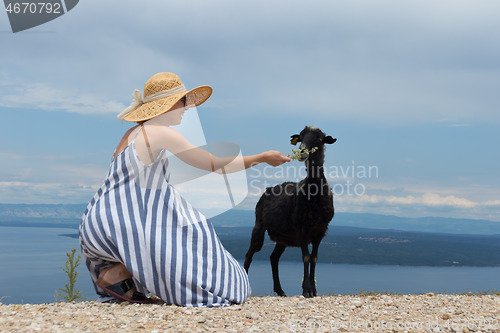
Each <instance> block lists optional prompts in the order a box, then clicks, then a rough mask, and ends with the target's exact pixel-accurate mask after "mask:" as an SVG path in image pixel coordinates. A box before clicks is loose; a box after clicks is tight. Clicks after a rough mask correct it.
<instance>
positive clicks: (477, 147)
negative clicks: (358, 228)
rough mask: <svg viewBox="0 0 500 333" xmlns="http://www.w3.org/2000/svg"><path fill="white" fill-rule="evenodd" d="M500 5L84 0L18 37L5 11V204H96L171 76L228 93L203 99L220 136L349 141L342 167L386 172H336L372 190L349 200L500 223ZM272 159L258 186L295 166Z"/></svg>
mask: <svg viewBox="0 0 500 333" xmlns="http://www.w3.org/2000/svg"><path fill="white" fill-rule="evenodd" d="M499 13H500V3H499V2H498V1H494V0H490V1H480V2H477V1H476V2H473V1H457V0H453V1H452V0H444V1H439V2H436V1H428V0H420V1H396V0H393V1H373V0H369V1H368V0H364V1H347V0H345V1H318V0H315V1H308V2H304V1H273V2H269V1H252V2H239V1H238V2H236V1H174V2H165V1H159V0H158V1H145V2H138V1H106V2H102V1H99V2H98V1H92V0H87V1H81V2H79V4H78V5H77V6H76V7H75V8H74V9H73V10H72V11H71V12H69V13H67V14H65V15H63V16H62V17H60V18H58V19H55V20H54V21H51V22H49V23H46V24H44V25H41V26H39V27H36V28H33V29H30V30H27V31H25V32H20V33H16V34H13V33H12V32H11V30H10V26H9V22H8V19H7V15H6V14H5V12H1V13H0V39H1V45H2V47H1V50H2V51H1V53H0V59H1V60H2V61H1V63H0V114H1V115H2V118H3V124H4V125H3V126H2V131H0V138H1V142H2V143H3V145H2V147H0V159H1V164H0V202H2V203H84V202H88V201H89V200H90V198H91V197H92V195H93V193H94V192H95V190H96V188H98V187H99V186H100V185H101V182H102V180H103V178H104V176H105V174H106V172H107V168H108V166H109V162H110V158H111V155H112V153H113V150H114V149H115V146H116V145H117V143H118V141H119V139H120V137H121V135H122V134H123V132H125V131H126V130H127V129H128V128H129V127H130V126H131V124H120V122H119V121H118V120H116V114H118V113H119V112H120V111H121V110H122V109H123V108H125V107H126V106H127V105H128V104H129V103H130V101H131V93H132V91H133V90H134V89H141V90H142V87H143V85H144V83H145V81H146V80H147V79H148V78H149V77H150V76H152V75H153V74H155V73H157V72H162V71H168V72H174V73H176V74H178V75H179V76H180V77H181V78H182V80H183V82H184V84H185V85H186V86H187V87H188V88H193V87H195V86H198V85H202V84H209V85H211V86H212V87H213V88H214V93H213V95H212V97H211V98H210V100H209V101H208V102H207V103H205V104H204V105H203V106H201V107H199V108H198V110H197V112H198V115H199V118H200V120H201V123H202V125H203V130H204V132H205V137H206V140H207V141H209V142H214V141H227V142H234V143H237V144H238V145H239V146H240V147H241V150H242V152H243V154H255V153H258V152H261V151H264V150H269V149H276V150H280V151H282V152H283V153H285V154H288V153H289V152H290V151H291V149H292V146H290V144H289V136H290V135H292V134H295V133H298V132H299V131H300V130H301V129H302V128H303V127H304V126H305V125H314V126H317V127H319V128H321V129H322V130H323V131H325V132H326V133H327V134H328V135H332V136H333V137H337V138H338V141H337V143H335V144H334V145H332V146H330V147H328V150H327V153H326V162H325V166H326V167H327V170H330V171H333V170H337V171H338V170H344V171H345V170H349V169H348V168H349V167H351V168H353V167H354V168H355V170H358V171H359V170H361V169H362V168H368V167H370V166H372V167H376V169H377V171H378V172H377V174H376V176H375V175H372V176H371V177H358V175H355V177H351V176H352V174H351V175H344V176H342V175H340V176H339V175H338V174H337V175H333V174H332V175H331V176H332V177H330V178H329V181H330V185H332V186H336V189H347V186H348V184H354V185H357V184H359V185H358V189H361V188H362V189H363V193H362V195H347V194H345V192H344V193H337V194H338V195H337V196H336V208H337V210H338V211H348V212H371V213H380V214H395V215H400V216H446V217H467V218H480V219H491V220H495V221H500V154H498V148H497V146H498V143H499V142H500V140H499V139H500V114H499V111H500V97H499V95H498V90H499V88H500V75H499V74H500V44H499V43H498V37H497V34H498V31H500V14H499ZM290 166H292V167H294V168H300V164H299V163H298V162H292V163H291V164H289V165H287V167H290ZM285 170H290V169H285ZM260 171H263V167H262V166H261V167H260V169H254V170H248V172H247V177H248V180H249V182H250V181H252V180H257V183H258V184H259V186H261V187H262V186H265V185H271V184H274V183H278V182H281V181H283V180H285V179H289V178H290V177H289V176H290V175H289V174H287V173H286V172H285V173H283V169H281V173H280V171H279V170H278V169H277V170H273V172H275V174H271V175H269V174H268V175H267V176H265V177H264V176H262V172H260ZM348 182H349V183H348ZM254 184H256V183H254ZM205 190H206V189H205ZM258 196H259V191H258V189H257V188H256V187H255V186H252V187H251V188H250V194H249V196H248V198H247V200H246V201H245V202H244V203H243V204H242V205H241V208H246V209H252V208H253V206H254V205H255V202H256V200H257V199H258Z"/></svg>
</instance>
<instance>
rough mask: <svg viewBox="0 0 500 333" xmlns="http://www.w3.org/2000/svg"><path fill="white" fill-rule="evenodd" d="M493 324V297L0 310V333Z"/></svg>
mask: <svg viewBox="0 0 500 333" xmlns="http://www.w3.org/2000/svg"><path fill="white" fill-rule="evenodd" d="M499 318H500V296H499V295H480V296H478V295H476V296H465V295H434V294H426V295H375V296H320V297H315V298H313V299H306V298H304V297H302V296H295V297H288V298H281V297H251V298H249V299H248V300H247V302H245V303H244V304H242V305H233V306H229V307H222V308H183V307H178V306H172V305H158V304H154V305H150V304H148V305H137V304H125V303H115V304H102V303H101V304H99V303H95V302H81V303H50V304H36V305H34V304H23V305H2V304H1V303H0V332H31V331H33V332H37V331H38V332H164V331H168V332H500V323H499Z"/></svg>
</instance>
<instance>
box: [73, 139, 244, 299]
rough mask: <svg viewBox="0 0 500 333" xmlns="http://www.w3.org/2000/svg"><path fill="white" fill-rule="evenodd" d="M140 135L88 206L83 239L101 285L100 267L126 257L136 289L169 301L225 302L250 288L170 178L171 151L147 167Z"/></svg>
mask: <svg viewBox="0 0 500 333" xmlns="http://www.w3.org/2000/svg"><path fill="white" fill-rule="evenodd" d="M134 142H135V139H134V140H133V141H132V142H131V143H130V144H129V145H128V146H127V147H126V148H125V149H124V150H123V151H122V152H121V153H120V154H119V155H118V156H117V157H116V158H115V159H114V160H113V162H112V163H111V167H110V170H109V172H108V175H107V177H106V180H105V181H104V184H103V185H102V186H101V188H100V189H99V190H98V191H97V193H96V194H95V196H94V198H93V199H92V201H91V202H90V203H89V205H88V206H87V209H86V211H85V213H84V214H83V216H82V221H81V224H80V245H81V249H82V255H83V258H84V260H85V263H86V265H87V267H88V269H89V271H90V275H91V277H92V280H93V281H94V286H95V288H96V291H97V293H98V294H100V295H103V296H104V295H106V293H105V292H104V291H103V290H102V289H100V288H99V287H97V286H96V285H95V281H96V280H97V278H98V276H99V272H100V270H101V269H102V268H104V267H107V266H110V265H112V264H114V263H117V262H120V263H123V264H124V265H125V266H126V267H127V269H128V271H129V272H130V273H132V275H133V279H134V281H135V284H136V286H137V290H138V291H140V292H142V293H144V294H148V293H151V294H152V295H155V296H157V297H160V298H161V299H162V300H164V301H165V302H167V303H169V304H177V305H181V306H221V305H230V304H233V303H243V302H244V301H245V300H246V299H247V298H248V296H249V294H250V284H249V281H248V276H247V274H246V272H245V270H244V269H243V268H242V267H241V266H240V264H239V263H238V262H237V261H236V260H235V259H234V258H233V257H232V256H231V254H230V253H229V252H227V251H226V250H225V249H224V247H223V246H222V244H221V242H220V240H219V238H218V237H217V235H216V234H215V231H214V228H213V226H212V224H211V223H210V221H209V220H207V219H206V218H205V217H204V216H203V215H202V214H201V213H200V212H199V211H197V210H196V209H195V208H194V207H192V206H191V205H190V204H189V203H188V202H187V201H185V200H184V199H183V198H182V196H181V195H180V194H179V193H178V192H177V191H176V190H175V188H174V187H173V186H172V185H171V184H169V167H168V159H167V152H166V151H165V150H163V151H162V152H161V153H160V154H159V156H158V157H157V158H156V160H155V161H154V162H153V163H151V164H149V165H145V164H144V163H143V162H142V161H141V160H140V159H139V157H138V155H137V153H136V150H135V144H134Z"/></svg>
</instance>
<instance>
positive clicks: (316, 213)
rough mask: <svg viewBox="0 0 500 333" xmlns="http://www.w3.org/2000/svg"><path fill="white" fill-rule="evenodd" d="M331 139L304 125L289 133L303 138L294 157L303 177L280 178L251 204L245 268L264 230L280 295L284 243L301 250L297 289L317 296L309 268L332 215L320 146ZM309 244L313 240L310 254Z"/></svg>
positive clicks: (296, 138) (311, 267)
mask: <svg viewBox="0 0 500 333" xmlns="http://www.w3.org/2000/svg"><path fill="white" fill-rule="evenodd" d="M335 141H337V139H334V138H332V137H331V136H327V135H325V133H323V132H322V131H321V130H320V129H318V128H315V127H312V126H310V127H309V126H306V127H305V128H304V129H303V130H302V132H300V134H295V135H292V139H291V143H292V144H293V145H295V144H297V142H302V144H301V145H300V148H301V150H300V151H301V153H300V156H299V161H301V162H305V165H306V171H307V177H306V178H305V179H303V180H301V181H300V182H299V183H295V182H285V183H283V184H280V185H276V186H274V187H268V188H267V189H266V191H265V192H264V194H263V195H262V196H261V198H260V200H259V202H258V203H257V206H256V207H255V226H254V228H253V231H252V239H251V241H250V248H249V249H248V252H247V254H246V255H245V264H244V266H245V270H246V271H247V273H248V269H249V267H250V264H251V262H252V257H253V254H254V253H255V252H258V251H260V249H261V248H262V244H263V243H264V234H265V231H266V230H267V233H268V234H269V237H270V238H271V239H272V240H273V241H274V242H276V246H275V248H274V251H273V253H272V254H271V257H270V259H271V267H272V272H273V282H274V291H275V292H276V293H277V294H278V295H279V296H286V294H285V292H284V291H283V289H282V288H281V284H280V281H279V274H278V262H279V259H280V257H281V255H282V254H283V252H284V251H285V248H286V247H287V246H296V247H300V248H301V250H302V261H303V262H304V280H303V283H302V290H303V293H302V294H303V295H304V296H305V297H314V296H317V292H316V284H315V279H314V270H315V267H316V261H317V259H318V247H319V243H320V242H321V240H322V239H323V237H325V235H326V232H327V229H328V224H329V223H330V221H331V219H332V218H333V215H334V209H333V194H332V191H331V188H330V186H329V185H328V183H327V181H326V177H325V175H324V171H323V163H324V159H325V154H324V150H325V147H324V145H325V144H332V143H334V142H335ZM315 148H316V149H315ZM309 243H312V252H311V253H310V254H309V248H308V244H309Z"/></svg>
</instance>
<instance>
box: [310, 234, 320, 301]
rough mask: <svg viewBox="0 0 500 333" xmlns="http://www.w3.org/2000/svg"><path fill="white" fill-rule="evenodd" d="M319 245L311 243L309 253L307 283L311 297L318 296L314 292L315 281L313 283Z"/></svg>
mask: <svg viewBox="0 0 500 333" xmlns="http://www.w3.org/2000/svg"><path fill="white" fill-rule="evenodd" d="M319 243H320V242H316V241H315V242H313V243H312V251H311V260H310V261H311V262H310V263H309V265H310V267H309V268H310V271H309V281H310V284H311V289H312V293H313V296H318V293H317V291H316V281H315V279H314V278H315V272H316V262H317V261H318V248H319Z"/></svg>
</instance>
